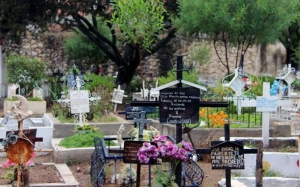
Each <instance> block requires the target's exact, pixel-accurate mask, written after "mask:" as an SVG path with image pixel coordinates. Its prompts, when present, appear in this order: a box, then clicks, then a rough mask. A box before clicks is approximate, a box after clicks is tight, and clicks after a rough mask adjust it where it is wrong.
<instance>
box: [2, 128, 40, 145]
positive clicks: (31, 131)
mask: <svg viewBox="0 0 300 187" xmlns="http://www.w3.org/2000/svg"><path fill="white" fill-rule="evenodd" d="M23 131H24V132H23V136H25V137H26V138H28V139H29V141H30V142H31V143H32V144H33V145H34V144H35V142H42V141H43V138H41V137H36V131H37V129H28V130H23ZM12 132H14V134H15V135H18V134H19V131H12ZM8 133H10V132H9V131H6V135H8ZM2 140H3V138H0V142H2Z"/></svg>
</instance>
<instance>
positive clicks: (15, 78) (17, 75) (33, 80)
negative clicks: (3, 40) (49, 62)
mask: <svg viewBox="0 0 300 187" xmlns="http://www.w3.org/2000/svg"><path fill="white" fill-rule="evenodd" d="M5 64H6V65H7V79H8V82H9V83H14V84H18V85H20V88H23V89H24V91H25V93H24V94H22V95H25V96H28V94H29V93H30V92H31V91H32V90H33V89H34V88H36V87H40V86H41V84H42V79H44V78H45V77H46V74H45V68H46V63H45V62H44V61H42V60H39V59H37V58H30V57H26V56H24V55H17V54H11V55H9V56H8V57H7V58H6V59H5Z"/></svg>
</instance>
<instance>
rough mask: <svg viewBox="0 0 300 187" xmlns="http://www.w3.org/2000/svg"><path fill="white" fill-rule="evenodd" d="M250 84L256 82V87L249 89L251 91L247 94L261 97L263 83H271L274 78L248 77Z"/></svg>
mask: <svg viewBox="0 0 300 187" xmlns="http://www.w3.org/2000/svg"><path fill="white" fill-rule="evenodd" d="M249 77H250V79H251V82H252V84H253V83H254V82H257V85H254V86H252V87H251V90H250V91H249V93H248V94H252V95H254V96H262V95H263V83H264V82H270V83H273V81H274V80H275V78H274V77H270V76H254V75H249Z"/></svg>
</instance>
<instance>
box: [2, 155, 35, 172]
mask: <svg viewBox="0 0 300 187" xmlns="http://www.w3.org/2000/svg"><path fill="white" fill-rule="evenodd" d="M35 157H36V153H35V152H33V153H32V157H31V158H30V159H29V160H28V161H27V162H26V163H25V164H24V166H30V164H31V163H32V162H33V161H32V160H33V158H35ZM14 166H15V164H14V163H13V162H12V161H11V160H9V159H7V160H6V162H5V163H4V164H2V168H3V169H6V168H11V167H14Z"/></svg>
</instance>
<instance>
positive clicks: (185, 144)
mask: <svg viewBox="0 0 300 187" xmlns="http://www.w3.org/2000/svg"><path fill="white" fill-rule="evenodd" d="M181 144H182V148H184V149H185V150H187V151H189V152H192V151H193V147H192V144H191V143H189V142H185V141H182V142H181Z"/></svg>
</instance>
